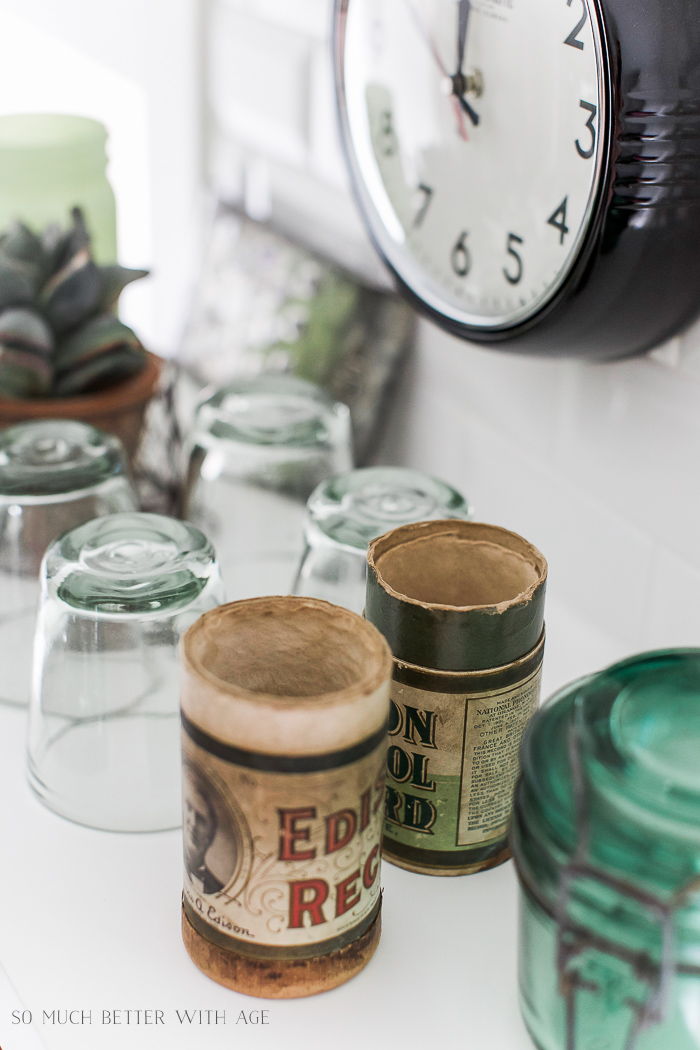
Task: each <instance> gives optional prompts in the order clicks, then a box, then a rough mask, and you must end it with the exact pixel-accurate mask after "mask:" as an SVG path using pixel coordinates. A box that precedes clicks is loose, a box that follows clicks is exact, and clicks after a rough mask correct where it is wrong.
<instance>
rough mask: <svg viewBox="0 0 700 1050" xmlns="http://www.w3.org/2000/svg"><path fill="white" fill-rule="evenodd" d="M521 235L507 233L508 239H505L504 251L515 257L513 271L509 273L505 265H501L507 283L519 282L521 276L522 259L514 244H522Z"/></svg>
mask: <svg viewBox="0 0 700 1050" xmlns="http://www.w3.org/2000/svg"><path fill="white" fill-rule="evenodd" d="M524 243H525V242H524V241H523V239H522V237H518V235H517V233H509V234H508V240H507V241H506V251H507V252H508V254H509V255H512V256H513V258H514V259H515V273H509V272H508V270H506V268H505V266H504V267H503V276H504V277H505V279H506V281H508V284H520V282H521V280H522V278H523V260H522V259H521V257H520V255H519V254H518V252H517V251H516V250H515V245H516V244H524Z"/></svg>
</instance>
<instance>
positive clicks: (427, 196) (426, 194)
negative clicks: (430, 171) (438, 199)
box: [413, 182, 433, 227]
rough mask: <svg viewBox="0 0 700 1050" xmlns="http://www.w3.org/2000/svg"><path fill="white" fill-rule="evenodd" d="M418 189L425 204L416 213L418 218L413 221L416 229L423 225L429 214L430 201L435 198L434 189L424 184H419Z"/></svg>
mask: <svg viewBox="0 0 700 1050" xmlns="http://www.w3.org/2000/svg"><path fill="white" fill-rule="evenodd" d="M418 189H419V190H420V192H421V193H422V194H423V203H422V204H421V206H420V208H419V209H418V211H417V213H416V217H415V219H414V220H413V225H414V227H418V226H420V225H421V224H422V222H423V219H424V218H425V213H426V212H427V210H428V208H429V207H430V201H431V200H432V197H433V190H432V188H431V187H430V186H426V185H425V183H424V182H420V183H419V184H418Z"/></svg>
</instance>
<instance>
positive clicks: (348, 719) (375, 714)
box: [180, 597, 393, 756]
mask: <svg viewBox="0 0 700 1050" xmlns="http://www.w3.org/2000/svg"><path fill="white" fill-rule="evenodd" d="M271 600H274V601H275V602H284V601H285V600H288V601H293V602H295V603H297V604H298V605H300V604H303V603H313V604H314V605H315V606H316V607H324V608H325V607H327V608H329V609H333V610H334V615H341V616H343V617H347V618H348V620H347V622H348V623H352V624H353V626H354V627H355V628H358V627H359V629H360V630H361V631H362V632H363V634H364V636H365V637H371V638H372V639H373V640H374V644H376V647H377V655H378V666H377V668H376V673H374V674H373V675H370V676H367V677H366V678H365V679H364V680H362V681H360V682H359V683H357V684H356V685H353V686H349V687H346V688H344V689H342V690H339V691H338V692H334V693H325V694H318V695H316V696H294V697H284V696H277V695H274V694H269V693H259V692H254V691H252V690H246V689H244V688H243V687H237V686H234V685H232V684H231V683H228V682H226V681H224V680H222V679H220V678H218V676H216V675H214V674H210V673H208V672H206V669H202V668H201V667H199V666H198V665H195V664H193V663H191V662H190V660H189V657H188V645H187V638H188V635H190V631H192V630H193V627H196V626H197V625H196V624H194V625H193V627H191V628H190V630H189V631H188V632H186V634H185V635H184V637H183V639H182V640H181V642H180V704H181V708H182V712H183V714H184V715H185V716H186V717H187V718H188V719H189V720H190V721H191V722H192V723H193V724H194V725H195V726H197V727H198V728H199V729H200V730H202V731H203V732H205V733H207V734H208V735H209V736H211V737H213V738H214V739H216V740H219V741H221V742H222V743H223V744H228V745H232V746H234V747H240V748H243V749H245V750H248V751H251V752H256V753H258V754H265V755H289V756H303V755H324V754H328V753H331V752H336V751H340V750H342V749H343V748H348V747H354V746H355V745H356V744H358V743H360V742H361V741H363V740H366V739H368V738H369V737H371V736H373V735H374V734H375V733H377V732H378V731H379V730H380V729H381V728H382V726H384V725H385V724H386V720H387V718H388V714H389V685H390V682H391V675H392V670H393V660H392V656H391V650H390V648H389V646H388V644H387V642H386V640H385V639H384V637H383V635H382V634H381V633H380V632H379V631H378V630H377V628H376V627H374V626H373V625H372V624H371V623H369V622H368V621H367V620H364V619H363V618H362V617H360V616H357V614H356V613H352V612H350V611H349V610H347V609H340V608H339V607H337V606H332V605H330V603H329V602H323V601H320V600H319V599H314V598H292V597H290V598H288V599H283V598H282V597H279V598H274V599H269V598H265V599H260V598H252V599H247V600H246V603H243V602H231V603H229V606H232V605H243V604H248V603H250V602H254V603H260V602H269V601H271ZM218 609H223V610H226V609H227V606H225V605H224V606H218ZM336 610H337V612H336ZM217 611H218V610H217V609H213V610H211V612H210V613H205V616H210V615H211V614H212V613H216V612H217ZM198 622H199V621H198ZM380 654H381V655H380Z"/></svg>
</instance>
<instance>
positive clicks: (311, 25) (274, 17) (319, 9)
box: [219, 0, 332, 39]
mask: <svg viewBox="0 0 700 1050" xmlns="http://www.w3.org/2000/svg"><path fill="white" fill-rule="evenodd" d="M219 3H220V4H221V6H222V7H227V8H229V10H231V11H236V12H238V13H242V14H247V15H255V16H256V17H257V18H262V19H265V20H266V21H268V22H272V23H274V24H276V25H278V26H280V27H284V28H285V29H291V30H293V31H294V32H296V33H306V34H308V35H309V36H311V37H314V38H317V39H321V38H325V37H327V36H328V34H329V30H330V20H331V7H332V5H331V3H330V0H219Z"/></svg>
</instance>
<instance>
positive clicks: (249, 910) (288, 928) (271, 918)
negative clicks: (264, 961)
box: [182, 718, 386, 957]
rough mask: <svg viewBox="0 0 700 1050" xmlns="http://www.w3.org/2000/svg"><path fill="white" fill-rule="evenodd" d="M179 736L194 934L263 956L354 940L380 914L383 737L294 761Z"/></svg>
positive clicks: (192, 730) (200, 736) (188, 732)
mask: <svg viewBox="0 0 700 1050" xmlns="http://www.w3.org/2000/svg"><path fill="white" fill-rule="evenodd" d="M183 726H184V728H183V737H182V740H183V763H184V764H183V833H184V845H185V878H184V898H185V906H186V909H187V907H188V905H189V915H190V917H191V918H192V919H193V920H194V922H195V925H196V927H197V928H199V929H200V932H202V933H203V934H204V935H205V936H210V937H211V939H212V940H214V941H215V942H217V943H224V944H225V943H226V942H227V941H228V942H230V946H231V947H232V948H233V949H234V950H235V951H238V952H242V953H244V954H245V953H246V952H247V953H248V954H251V955H263V956H264V957H268V956H270V955H274V954H275V952H276V950H280V954H287V955H290V954H291V955H292V956H293V955H294V954H295V953H301V954H306V955H308V954H309V953H310V949H314V948H318V949H320V953H323V952H325V951H332V950H335V948H337V947H341V946H342V945H343V944H344V943H349V942H350V941H351V940H353V939H354V936H355V935H357V936H359V934H360V933H361V932H363V929H364V928H366V926H367V925H369V922H371V921H372V919H373V916H374V913H375V912H376V908H377V907H378V904H379V895H380V879H379V862H380V843H381V833H382V820H383V802H384V766H385V756H386V738H385V735H384V731H383V732H380V733H379V734H377V736H376V737H375V738H372V739H371V740H369V741H365V742H364V743H363V744H360V745H357V747H355V748H350V749H347V750H346V751H344V752H338V753H335V754H333V755H320V756H308V757H301V758H300V757H296V756H289V757H285V756H281V757H275V756H268V755H260V754H257V753H251V752H246V751H243V750H239V749H237V748H233V747H229V746H227V745H225V744H221V743H220V742H219V741H216V740H213V738H210V737H208V736H207V735H206V734H204V733H202V732H201V731H200V730H198V729H197V727H195V726H193V725H192V724H191V723H188V722H187V720H186V719H184V718H183ZM324 765H325V766H327V767H328V768H323V766H324ZM275 766H276V767H277V768H275ZM319 766H320V767H321V768H319ZM358 927H359V928H360V929H359V930H358ZM207 931H208V932H207ZM355 931H357V933H355ZM313 954H319V952H317V951H314V952H313Z"/></svg>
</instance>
